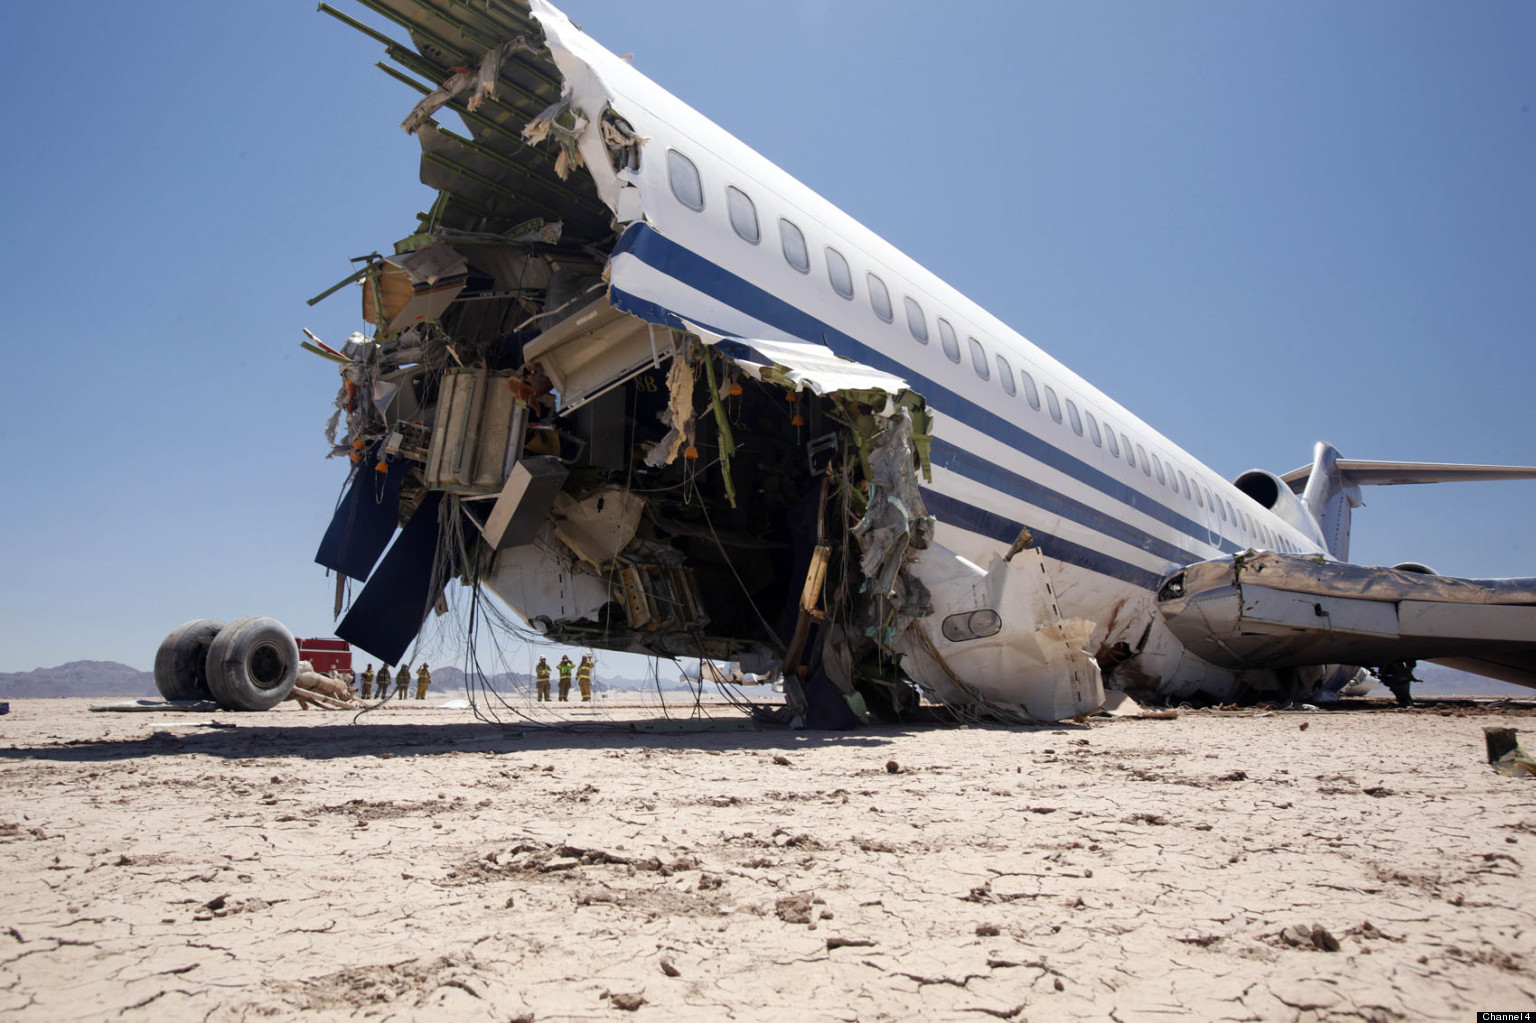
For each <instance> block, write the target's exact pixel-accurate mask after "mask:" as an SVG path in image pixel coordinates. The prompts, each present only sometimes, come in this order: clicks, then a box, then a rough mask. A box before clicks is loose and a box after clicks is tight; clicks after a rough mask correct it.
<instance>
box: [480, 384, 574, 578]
mask: <svg viewBox="0 0 1536 1023" xmlns="http://www.w3.org/2000/svg"><path fill="white" fill-rule="evenodd" d="M524 411H526V410H524ZM567 475H569V473H568V471H567V470H566V468H565V466H563V465H561V464H560V460H559V459H558V458H552V457H550V456H548V455H544V456H541V457H536V458H524V459H522V460H521V461H519V462H518V463H517V465H515V466H513V468H512V472H511V473H510V474H508V476H507V483H506V486H504V487H502V489H501V494H500V496H499V497H497V498H496V503H495V504H494V505H493V506H492V507H491V513H490V514H489V515H488V516H486V519H485V526H484V528H483V529H482V530H481V533H482V535H483V536H484V537H485V542H486V543H488V544H490V545H491V546H492V547H494V548H496V549H498V550H500V549H502V548H506V547H518V546H521V545H522V544H525V543H531V542H532V541H533V538H534V537H535V536H537V535H538V534H539V530H541V529H543V528H544V523H545V521H546V520H547V518H548V516H549V511H550V509H551V508H552V507H554V503H555V498H556V496H558V495H559V493H560V487H561V486H562V485H564V483H565V478H566V476H567Z"/></svg>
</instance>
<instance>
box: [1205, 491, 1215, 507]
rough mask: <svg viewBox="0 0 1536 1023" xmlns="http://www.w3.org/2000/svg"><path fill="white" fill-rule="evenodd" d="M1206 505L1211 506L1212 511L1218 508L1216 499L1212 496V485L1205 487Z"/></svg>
mask: <svg viewBox="0 0 1536 1023" xmlns="http://www.w3.org/2000/svg"><path fill="white" fill-rule="evenodd" d="M1205 506H1206V507H1207V508H1210V509H1211V510H1212V511H1215V510H1216V499H1215V498H1214V497H1212V496H1211V488H1210V487H1206V488H1205Z"/></svg>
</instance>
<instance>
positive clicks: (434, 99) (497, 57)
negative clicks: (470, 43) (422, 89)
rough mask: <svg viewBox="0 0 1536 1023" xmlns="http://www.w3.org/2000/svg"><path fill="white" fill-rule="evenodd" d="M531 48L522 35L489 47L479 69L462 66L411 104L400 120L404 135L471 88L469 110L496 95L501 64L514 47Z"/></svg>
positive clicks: (513, 51)
mask: <svg viewBox="0 0 1536 1023" xmlns="http://www.w3.org/2000/svg"><path fill="white" fill-rule="evenodd" d="M531 49H532V47H531V46H529V45H528V41H527V40H526V39H524V38H523V37H522V36H518V37H517V38H516V39H511V40H508V41H507V42H505V43H502V44H501V45H500V46H496V47H492V48H491V49H490V50H488V51H486V54H485V56H484V57H482V58H481V59H480V66H479V68H477V69H474V70H471V69H469V68H465V69H463V70H461V71H460V72H458V73H457V74H455V75H454V76H453V77H452V78H450V79H448V80H447V81H446V82H444V83H443V84H442V85H439V86H438V87H437V88H436V89H434V90H433V91H432V92H430V93H428V94H427V95H426V96H423V97H422V98H421V102H419V103H417V104H416V105H415V106H414V107H412V108H411V112H410V113H409V114H407V115H406V118H405V120H404V121H401V122H400V127H401V129H402V130H403V131H404V132H405V133H406V134H407V135H414V134H415V133H416V131H417V129H419V128H420V127H421V126H422V125H423V124H426V123H427V119H428V118H430V117H431V116H432V115H433V114H435V113H437V111H438V110H440V109H442V107H443V106H445V105H446V104H448V103H451V102H452V101H453V100H455V99H458V98H459V97H460V96H462V95H464V93H466V92H469V91H470V89H471V88H473V89H474V91H473V92H472V93H471V95H470V97H469V102H468V104H467V106H468V107H469V109H470V110H471V111H474V110H478V109H480V104H482V103H484V102H485V100H487V99H494V98H495V96H496V79H497V77H498V76H499V75H500V74H501V65H502V63H503V62H504V61H505V60H506V59H507V58H508V57H510V56H511V55H512V54H514V53H516V52H517V51H518V50H531Z"/></svg>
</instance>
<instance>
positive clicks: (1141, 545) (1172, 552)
mask: <svg viewBox="0 0 1536 1023" xmlns="http://www.w3.org/2000/svg"><path fill="white" fill-rule="evenodd" d="M533 9H534V13H535V15H536V16H537V17H538V18H539V20H540V21H541V22H542V23H543V24H544V26H545V29H546V32H547V33H548V34H549V36H550V39H551V43H552V46H551V49H552V51H553V52H554V53H555V59H556V62H557V63H558V64H559V65H560V67H561V70H562V72H563V73H564V74H565V77H566V80H567V82H568V83H570V85H571V88H572V89H573V92H574V95H575V104H574V105H575V106H576V107H577V108H578V109H581V108H582V106H583V104H584V103H585V104H587V105H589V106H592V107H598V105H599V104H600V103H606V104H607V105H609V106H611V107H612V109H613V110H615V111H616V112H618V113H619V114H621V115H622V116H623V117H624V118H625V119H626V120H628V122H629V123H630V124H631V125H632V126H633V127H634V129H635V131H636V132H637V133H638V134H639V135H640V136H643V137H644V138H646V139H647V141H646V142H645V144H644V147H643V150H642V152H643V156H642V159H641V161H640V167H639V169H638V170H624V171H620V172H618V173H616V174H615V173H613V172H612V171H610V169H609V165H608V163H607V158H606V153H604V152H603V151H602V150H601V148H600V146H599V145H598V144H597V142H596V141H592V142H589V143H588V144H587V145H586V146H585V147H584V150H583V151H584V154H585V156H586V159H587V164H588V167H589V168H591V169H592V173H593V176H594V178H595V179H598V190H599V193H600V194H602V195H603V197H604V199H605V201H607V202H608V203H609V205H610V206H611V207H613V208H614V209H615V210H616V213H617V214H618V218H619V220H620V222H621V223H624V222H627V223H628V226H627V228H626V229H625V233H624V238H623V240H622V241H621V243H620V245H619V247H618V254H617V255H615V257H614V258H613V261H612V267H611V285H612V298H613V301H614V303H615V304H616V305H619V306H620V307H621V308H626V309H628V311H630V312H636V313H639V314H640V315H642V316H645V317H646V318H647V319H652V320H653V321H655V322H671V323H672V324H673V325H678V324H677V317H682V318H683V319H685V320H688V321H691V322H693V323H696V324H699V325H701V326H705V327H707V328H709V329H711V330H714V331H718V332H719V333H722V334H727V335H734V336H740V337H756V338H768V339H780V340H799V341H808V342H813V343H818V344H825V345H826V346H827V347H829V348H831V349H832V350H833V351H834V352H836V353H838V354H839V355H842V356H845V357H847V358H850V359H853V360H855V361H857V362H861V363H864V364H867V365H870V366H873V367H875V368H877V369H881V370H885V371H887V372H890V373H892V374H896V375H899V376H901V377H903V378H905V379H906V380H907V381H908V383H909V384H910V386H911V387H912V388H913V389H914V390H916V391H918V392H919V393H921V394H922V395H923V396H924V397H925V398H926V400H927V403H928V407H929V408H930V409H931V410H932V411H933V413H934V414H935V418H936V421H935V425H934V428H933V435H934V442H933V448H932V466H933V479H932V482H931V484H928V485H926V486H925V487H924V488H923V497H924V499H925V501H927V503H928V510H929V511H930V512H931V513H933V514H934V515H935V516H936V518H937V520H938V524H939V525H938V533H937V539H938V540H939V542H941V543H942V544H944V545H945V546H947V547H948V548H950V549H951V550H953V551H955V552H956V553H958V554H960V555H962V556H964V557H966V558H968V559H970V560H972V561H974V562H976V563H977V564H980V565H984V564H986V563H987V561H988V559H990V558H991V557H992V556H993V555H994V554H995V553H997V552H998V551H1000V550H1001V551H1006V550H1007V549H1008V547H1009V545H1010V544H1012V543H1013V542H1014V540H1015V539H1016V538H1017V537H1018V536H1019V534H1020V531H1021V530H1023V529H1028V530H1029V532H1030V533H1031V534H1032V535H1033V537H1034V539H1035V542H1036V544H1037V545H1038V547H1039V548H1040V550H1041V551H1042V552H1043V553H1044V554H1045V555H1046V556H1047V558H1048V562H1049V564H1050V566H1051V571H1052V572H1053V573H1054V575H1055V585H1056V591H1057V595H1058V598H1059V600H1060V602H1061V603H1062V605H1063V606H1062V611H1063V613H1064V614H1065V615H1067V616H1068V617H1074V618H1085V619H1089V620H1091V621H1093V622H1095V623H1097V625H1098V630H1102V631H1098V630H1096V632H1095V635H1094V639H1093V642H1094V645H1095V646H1097V647H1108V646H1110V645H1112V644H1115V643H1119V642H1124V643H1126V644H1127V646H1128V647H1129V648H1130V650H1131V651H1133V652H1139V663H1138V664H1137V665H1136V666H1135V667H1136V669H1137V670H1139V672H1140V676H1141V680H1142V681H1143V683H1144V684H1152V685H1155V686H1156V687H1157V688H1159V689H1160V690H1161V691H1163V692H1165V693H1167V694H1168V695H1184V694H1186V693H1188V692H1193V691H1194V690H1196V689H1201V688H1203V689H1205V690H1206V691H1207V692H1212V693H1217V694H1219V693H1221V692H1222V691H1223V690H1224V689H1226V688H1228V687H1229V686H1231V685H1235V684H1236V677H1235V676H1233V675H1232V673H1230V672H1227V671H1225V670H1223V669H1218V668H1215V667H1214V666H1211V665H1209V664H1206V663H1205V662H1203V661H1197V660H1196V659H1195V658H1193V657H1192V655H1189V654H1188V653H1187V652H1185V651H1183V650H1182V649H1181V648H1180V647H1179V646H1178V644H1177V641H1176V640H1174V639H1173V637H1172V636H1170V635H1167V634H1166V630H1164V629H1162V628H1161V622H1160V620H1158V618H1157V615H1156V610H1155V602H1154V595H1155V592H1156V590H1157V587H1158V586H1159V584H1160V583H1161V581H1162V580H1163V579H1164V578H1165V577H1166V576H1167V575H1168V574H1169V573H1171V572H1173V571H1175V570H1176V569H1178V568H1180V567H1181V566H1183V565H1186V564H1189V563H1192V562H1198V561H1203V560H1206V559H1210V558H1215V557H1220V556H1222V555H1223V554H1230V553H1232V552H1234V551H1238V550H1242V549H1245V548H1250V547H1252V548H1261V549H1272V550H1278V551H1289V552H1321V551H1322V547H1321V545H1320V543H1319V542H1318V539H1317V538H1315V537H1312V536H1309V535H1307V534H1306V533H1304V532H1302V531H1300V530H1298V529H1297V528H1295V527H1293V526H1291V525H1290V524H1288V523H1287V522H1285V521H1283V520H1282V519H1281V518H1279V517H1278V516H1277V515H1275V514H1273V513H1272V512H1270V511H1269V510H1267V509H1265V508H1262V507H1260V506H1259V505H1258V504H1256V503H1255V502H1253V501H1252V500H1250V499H1249V498H1248V497H1247V496H1246V495H1244V494H1243V493H1242V492H1240V491H1239V490H1237V489H1236V488H1235V487H1234V486H1233V485H1232V484H1231V483H1229V482H1228V481H1226V480H1225V479H1223V478H1222V477H1220V476H1219V475H1217V474H1216V473H1215V472H1214V471H1212V470H1211V469H1209V468H1208V467H1206V466H1205V465H1203V464H1202V463H1200V462H1199V461H1198V460H1196V459H1195V458H1194V457H1193V456H1191V455H1190V454H1188V453H1187V452H1186V451H1184V450H1183V449H1182V448H1180V447H1178V446H1177V445H1175V444H1173V443H1172V442H1171V441H1169V440H1168V439H1167V438H1165V437H1163V436H1162V435H1161V434H1159V433H1158V432H1157V431H1156V430H1154V429H1152V428H1151V427H1149V426H1148V425H1147V424H1146V423H1144V422H1143V421H1142V420H1141V419H1140V418H1138V417H1137V416H1135V415H1133V414H1131V413H1130V412H1129V411H1127V410H1126V409H1125V408H1123V407H1122V406H1121V405H1119V404H1117V403H1116V402H1115V401H1113V400H1112V399H1111V398H1109V397H1108V396H1107V395H1105V394H1103V393H1102V392H1101V391H1099V390H1098V389H1097V388H1095V387H1094V386H1093V385H1092V384H1090V383H1088V382H1087V381H1086V380H1085V379H1083V378H1082V377H1081V376H1079V375H1078V374H1076V373H1074V372H1073V371H1071V370H1070V369H1068V368H1067V367H1065V366H1064V365H1062V364H1061V363H1060V362H1058V361H1057V360H1056V359H1054V358H1052V357H1051V356H1050V355H1048V354H1046V353H1045V352H1043V351H1041V350H1040V349H1039V348H1038V347H1036V346H1035V345H1033V344H1031V343H1030V342H1029V341H1028V340H1027V339H1026V338H1024V337H1023V336H1021V335H1020V334H1019V333H1017V332H1016V331H1014V330H1012V329H1010V328H1009V327H1008V326H1007V325H1006V324H1004V323H1002V322H1001V321H999V320H998V319H997V318H996V317H994V316H992V315H990V314H989V313H988V312H987V311H986V310H984V309H982V308H981V307H980V306H979V305H977V304H976V303H975V302H972V301H971V300H969V299H967V298H966V297H965V296H964V295H962V294H961V293H960V292H958V291H957V290H955V289H954V288H952V287H950V286H949V285H948V284H946V283H945V282H943V281H942V280H940V279H939V278H937V277H936V276H934V275H933V274H932V273H930V272H928V271H927V270H925V269H923V267H921V266H920V265H918V264H917V263H916V262H914V261H913V260H912V259H910V258H909V257H907V256H906V255H904V254H902V253H901V252H900V251H898V250H897V249H896V248H894V247H893V246H891V245H890V244H889V243H887V242H885V241H884V240H882V239H881V238H880V237H878V236H877V235H876V234H874V232H872V231H870V230H869V229H867V228H865V227H864V226H862V225H861V224H859V223H858V222H857V221H855V220H853V219H852V218H851V217H849V216H848V215H846V214H845V213H843V212H842V211H840V210H839V209H837V208H836V207H835V206H833V205H832V204H831V203H829V202H827V201H826V200H825V199H823V198H821V197H820V196H819V195H817V194H816V193H815V192H813V191H812V190H811V189H809V188H807V187H806V186H805V185H803V184H801V183H800V182H799V181H797V180H795V179H794V178H793V177H791V176H790V175H789V174H787V173H785V172H784V171H783V170H781V169H779V168H778V167H777V166H775V165H774V164H773V163H771V162H770V161H769V160H767V159H765V158H764V157H762V156H761V155H759V154H758V153H756V152H755V151H753V150H752V149H751V148H749V147H748V146H746V145H745V144H743V143H742V142H741V141H739V140H738V139H736V138H735V137H734V136H732V135H731V134H729V133H728V132H726V131H725V130H723V129H722V128H720V127H719V126H717V125H716V124H714V123H713V122H712V121H710V120H709V119H707V118H705V117H704V116H703V115H701V114H699V113H698V112H697V111H695V110H693V109H692V108H691V107H689V106H688V105H686V104H684V103H683V102H681V101H680V100H678V99H677V98H675V97H674V96H672V95H671V94H669V93H667V92H666V91H665V90H663V89H661V88H660V87H659V86H657V85H656V84H655V83H653V82H651V81H650V80H649V79H647V78H645V77H644V76H643V75H641V74H640V73H639V72H637V71H635V70H634V69H633V68H632V67H631V66H630V65H629V64H628V63H627V62H625V61H623V60H621V59H619V58H617V57H614V56H613V55H612V54H610V53H609V52H608V51H607V50H605V49H603V48H602V47H600V46H598V45H597V44H596V43H594V42H592V41H591V40H590V39H588V38H587V37H585V36H584V35H581V34H580V32H579V30H577V29H575V28H574V27H572V26H571V25H570V24H569V22H567V21H565V19H564V17H563V15H560V14H559V13H558V12H556V11H554V10H553V9H552V8H549V7H548V6H547V5H546V4H544V3H542V2H541V0H535V2H534V5H533ZM583 112H584V113H586V115H587V117H588V118H589V120H592V121H595V120H596V119H597V117H598V116H600V114H601V112H602V111H601V109H587V110H584V111H583ZM672 153H676V154H679V155H681V156H683V157H686V159H687V161H688V162H689V163H690V164H691V165H692V166H693V167H694V168H696V170H697V179H698V183H699V186H700V193H701V198H702V203H701V205H702V208H701V209H696V208H694V205H698V204H697V203H685V202H684V201H683V200H682V199H680V198H679V196H678V194H677V192H676V191H675V189H674V180H673V177H674V174H673V168H674V166H676V165H677V163H678V161H676V160H675V159H674V158H673V157H672V156H671V155H670V154H672ZM684 177H685V180H684V181H682V182H681V184H682V186H683V191H684V193H685V196H686V197H687V198H689V199H694V198H695V196H693V195H692V194H689V193H688V189H687V186H688V181H687V180H686V177H687V175H686V172H685V175H684ZM728 188H729V189H735V190H737V192H738V193H739V195H738V196H737V198H736V200H735V201H736V205H737V218H736V220H737V222H738V223H737V225H736V226H733V219H732V216H731V206H730V201H729V200H728V191H727V190H728ZM742 196H744V197H745V198H746V199H748V200H750V204H751V208H752V214H751V217H745V216H743V212H742V211H743V210H744V206H743V204H742V203H741V197H742ZM754 220H755V224H756V233H757V235H758V238H757V240H756V242H753V241H751V240H749V238H748V237H746V236H744V233H743V232H742V231H739V230H738V229H737V228H738V226H741V227H745V228H747V230H746V231H745V235H750V234H751V233H752V232H751V230H750V226H751V223H752V221H754ZM785 224H787V225H790V226H789V227H786V226H784V225H785ZM795 233H798V235H799V236H800V237H803V239H804V249H803V252H804V258H803V259H802V258H801V250H800V248H799V246H798V245H795V244H793V242H794V236H795ZM786 234H789V236H790V244H786V241H785V235H786ZM839 256H841V259H842V261H844V262H846V264H847V267H848V270H849V273H848V275H847V278H846V279H845V280H843V281H838V282H837V283H839V284H842V285H843V286H842V287H841V288H839V287H837V286H835V284H834V275H835V274H837V272H838V271H839V270H840V269H841V267H840V266H839V265H838V262H839V261H838V257H839ZM792 260H793V262H792ZM795 262H799V263H802V264H803V266H804V268H803V269H802V268H801V267H798V266H796V265H794V263H795ZM849 284H851V287H849V286H848V285H849ZM882 285H883V290H884V292H885V293H886V295H887V296H888V303H881V302H880V301H879V298H880V291H881V290H882ZM845 292H849V293H848V294H845ZM887 304H888V309H887V308H886V305H887ZM923 334H926V340H925V339H923V338H922V337H921V336H920V335H923ZM1010 383H1011V386H1010Z"/></svg>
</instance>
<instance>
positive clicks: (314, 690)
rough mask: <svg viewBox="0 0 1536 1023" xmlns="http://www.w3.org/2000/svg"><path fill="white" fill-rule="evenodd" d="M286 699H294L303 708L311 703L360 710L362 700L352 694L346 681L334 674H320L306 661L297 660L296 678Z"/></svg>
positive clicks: (332, 708) (325, 706)
mask: <svg viewBox="0 0 1536 1023" xmlns="http://www.w3.org/2000/svg"><path fill="white" fill-rule="evenodd" d="M288 699H290V700H294V701H296V702H297V703H298V705H299V707H300V708H302V709H304V710H308V709H309V708H310V706H311V705H313V706H316V707H319V708H321V709H322V710H360V709H362V707H363V701H361V700H359V699H358V698H357V697H356V696H355V695H354V694H353V692H352V687H351V686H350V685H349V684H348V683H347V681H345V680H343V679H341V678H338V677H336V676H335V675H322V674H321V673H320V672H318V671H315V670H314V668H313V667H311V665H310V663H309V662H308V661H300V662H299V674H298V678H297V680H296V681H295V682H294V686H293V692H291V693H289V694H288Z"/></svg>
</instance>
